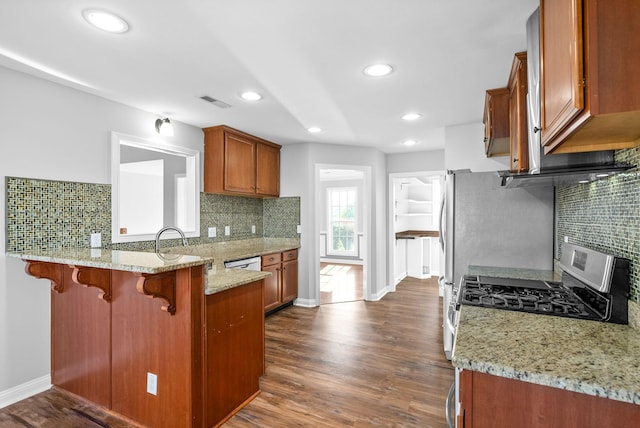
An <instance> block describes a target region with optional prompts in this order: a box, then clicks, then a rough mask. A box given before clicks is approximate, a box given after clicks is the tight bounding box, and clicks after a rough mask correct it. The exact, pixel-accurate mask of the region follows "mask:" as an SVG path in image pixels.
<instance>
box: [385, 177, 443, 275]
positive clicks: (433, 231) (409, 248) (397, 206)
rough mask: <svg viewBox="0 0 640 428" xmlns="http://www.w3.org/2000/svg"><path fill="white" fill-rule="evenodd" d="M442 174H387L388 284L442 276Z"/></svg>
mask: <svg viewBox="0 0 640 428" xmlns="http://www.w3.org/2000/svg"><path fill="white" fill-rule="evenodd" d="M443 185H444V173H443V172H442V171H431V172H429V171H425V172H409V173H395V174H389V229H388V230H389V259H390V260H389V266H391V269H390V282H391V283H392V284H394V286H395V285H396V284H398V283H399V282H400V281H402V280H403V279H404V278H406V277H412V278H416V279H427V278H431V277H433V276H435V277H438V276H439V275H440V274H441V273H444V269H443V266H444V264H443V263H444V255H443V254H442V252H441V250H440V236H439V235H440V231H439V224H440V206H441V201H442V191H443V189H444V187H443Z"/></svg>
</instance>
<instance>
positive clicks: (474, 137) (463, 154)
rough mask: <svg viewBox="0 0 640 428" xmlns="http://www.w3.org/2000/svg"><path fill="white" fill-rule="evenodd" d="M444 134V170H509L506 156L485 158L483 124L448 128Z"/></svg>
mask: <svg viewBox="0 0 640 428" xmlns="http://www.w3.org/2000/svg"><path fill="white" fill-rule="evenodd" d="M444 132H445V135H444V137H445V153H444V165H445V168H446V169H450V170H456V169H470V170H471V171H473V172H480V171H500V170H505V169H509V157H508V156H499V157H492V158H488V157H486V156H485V154H484V124H482V123H472V124H466V125H457V126H449V127H447V128H446V129H445V131H444Z"/></svg>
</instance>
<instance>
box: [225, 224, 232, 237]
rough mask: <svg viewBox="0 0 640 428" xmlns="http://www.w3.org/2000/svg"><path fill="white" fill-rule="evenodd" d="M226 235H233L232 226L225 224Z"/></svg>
mask: <svg viewBox="0 0 640 428" xmlns="http://www.w3.org/2000/svg"><path fill="white" fill-rule="evenodd" d="M224 235H225V236H229V235H231V226H225V227H224Z"/></svg>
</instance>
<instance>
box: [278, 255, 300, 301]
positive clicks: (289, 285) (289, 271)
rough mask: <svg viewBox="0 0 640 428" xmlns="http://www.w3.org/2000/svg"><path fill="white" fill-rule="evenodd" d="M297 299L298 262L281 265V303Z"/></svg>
mask: <svg viewBox="0 0 640 428" xmlns="http://www.w3.org/2000/svg"><path fill="white" fill-rule="evenodd" d="M296 297H298V260H290V261H288V262H283V263H282V303H287V302H290V301H291V300H293V299H295V298H296Z"/></svg>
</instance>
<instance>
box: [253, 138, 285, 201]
mask: <svg viewBox="0 0 640 428" xmlns="http://www.w3.org/2000/svg"><path fill="white" fill-rule="evenodd" d="M256 193H257V194H259V195H265V196H278V195H280V149H279V148H277V147H274V146H270V145H267V144H262V143H258V144H256Z"/></svg>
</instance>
